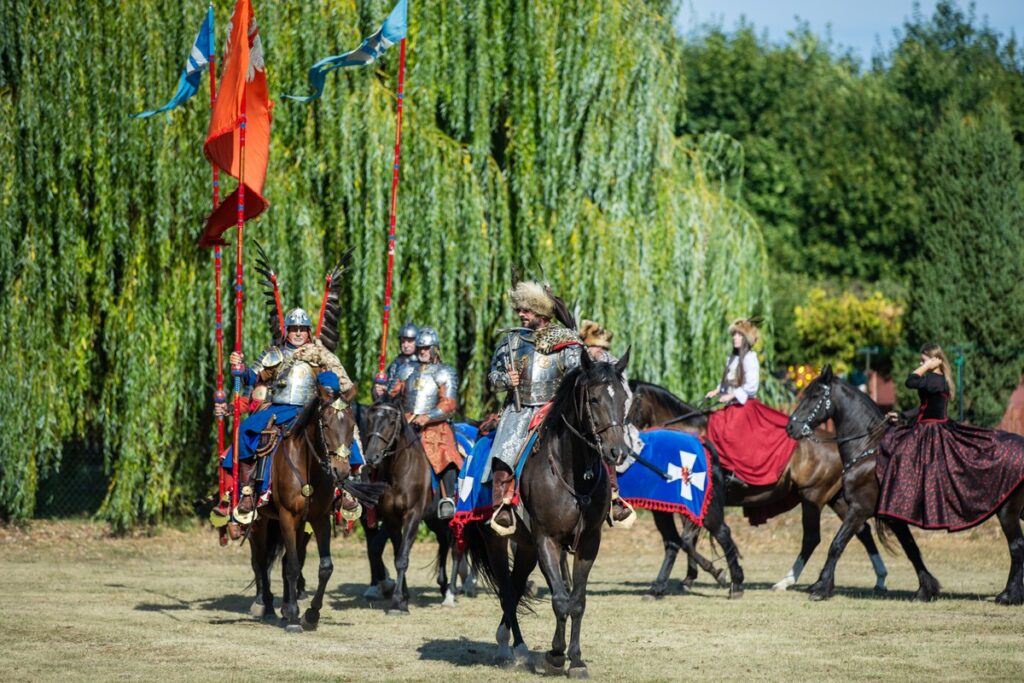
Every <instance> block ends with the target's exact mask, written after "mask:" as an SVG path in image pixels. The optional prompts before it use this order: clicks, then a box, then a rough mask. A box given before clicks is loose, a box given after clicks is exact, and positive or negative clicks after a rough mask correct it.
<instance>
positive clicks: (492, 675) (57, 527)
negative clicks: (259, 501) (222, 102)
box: [0, 514, 1024, 681]
mask: <svg viewBox="0 0 1024 683" xmlns="http://www.w3.org/2000/svg"><path fill="white" fill-rule="evenodd" d="M729 521H730V525H731V526H732V527H733V530H734V534H735V536H736V540H737V542H738V543H739V545H740V549H741V551H742V552H743V565H744V569H745V570H746V575H747V592H746V595H745V596H744V597H743V598H742V599H741V600H733V601H730V600H728V599H727V597H726V596H727V591H726V590H724V589H720V588H717V587H715V586H714V585H712V583H711V581H710V579H709V578H708V577H706V576H703V575H702V577H701V579H699V580H698V583H697V585H696V586H695V588H694V590H693V591H692V592H690V593H686V594H684V593H682V592H681V591H680V590H679V583H678V579H679V578H682V573H683V570H684V567H683V566H682V563H681V562H680V563H679V565H678V566H677V570H676V579H677V580H676V581H674V582H673V586H674V588H675V590H674V592H673V594H671V595H669V596H668V597H666V598H665V599H663V600H659V601H644V600H642V599H641V597H640V595H641V593H642V592H643V590H644V589H645V588H646V587H647V585H648V584H649V583H650V580H651V579H652V578H653V577H654V575H655V574H656V572H657V570H658V567H659V566H660V563H661V545H660V541H659V540H658V539H657V537H656V533H655V531H654V528H653V523H652V522H651V520H650V519H649V518H645V519H641V520H640V522H639V523H638V524H637V526H636V527H634V529H632V530H630V531H621V530H607V531H606V532H605V537H604V545H603V547H602V550H601V555H600V557H599V558H598V562H597V565H596V567H595V569H594V572H593V574H592V575H591V583H590V592H589V596H590V597H589V600H588V603H587V613H586V621H585V623H584V630H583V655H584V658H585V659H586V660H587V663H588V665H589V668H590V674H591V676H592V677H595V678H599V679H602V680H710V681H717V680H727V681H746V680H779V681H791V680H810V681H818V680H850V679H857V680H863V679H875V680H879V679H882V680H929V681H931V680H972V681H973V680H1012V681H1020V680H1024V609H1021V608H1006V607H1001V606H998V605H996V604H994V603H993V602H992V597H993V596H994V595H995V594H996V593H998V592H999V591H1000V590H1002V587H1003V584H1004V582H1005V580H1006V570H1007V566H1008V556H1007V552H1006V546H1005V543H1004V541H1003V539H1002V535H1001V534H1000V533H999V530H998V527H997V526H996V525H995V524H994V523H993V522H992V521H990V522H989V523H987V524H985V525H984V526H982V527H980V528H978V529H976V530H974V531H971V532H966V533H964V534H959V535H947V534H944V533H928V534H926V533H916V536H917V538H918V540H919V542H920V544H921V546H922V550H923V553H924V557H925V561H926V562H927V563H928V565H929V567H930V568H931V570H932V572H933V573H934V574H935V575H936V576H937V577H938V578H939V580H940V581H941V582H942V584H943V594H942V597H941V598H940V599H939V600H938V601H937V602H934V603H931V604H917V603H913V602H910V601H909V600H908V598H909V596H910V595H911V594H912V592H913V590H915V589H916V587H917V582H916V578H915V576H914V574H913V571H912V570H911V568H910V565H909V563H908V562H907V561H906V559H905V558H903V557H902V556H895V555H892V554H889V553H886V554H885V558H886V562H887V563H888V566H889V572H890V574H889V588H890V590H889V593H888V595H886V596H884V597H877V596H874V595H872V593H871V591H870V587H871V586H872V585H873V583H874V576H873V573H872V571H871V567H870V564H869V562H868V560H867V556H866V555H865V553H864V552H863V550H862V549H861V548H860V546H859V544H856V542H854V544H852V545H851V546H850V548H849V552H848V553H847V555H846V556H845V557H844V558H843V560H842V561H841V562H840V564H839V569H838V573H837V585H838V586H839V595H837V597H835V598H834V599H832V600H831V601H829V602H826V603H812V602H810V601H809V600H808V599H807V595H806V594H805V593H803V592H801V591H800V588H802V587H804V586H806V585H807V584H808V583H810V582H811V581H813V580H814V579H815V578H816V575H817V572H818V570H819V569H820V567H821V563H822V561H823V559H824V554H825V546H824V544H823V546H822V547H820V548H819V549H818V552H817V553H816V555H815V557H814V558H813V560H812V562H811V564H810V566H809V567H808V568H807V570H806V572H805V574H804V576H803V577H802V580H801V583H800V584H798V586H797V587H796V588H795V589H791V590H790V591H789V592H787V593H776V592H773V591H771V590H770V587H771V585H772V584H773V583H774V582H775V581H776V580H778V579H779V578H780V577H781V576H782V575H783V574H784V573H785V571H786V570H787V569H788V567H789V565H790V563H791V562H792V559H793V557H794V556H795V553H796V549H797V546H798V543H799V516H798V515H792V514H791V515H787V516H786V517H784V518H783V519H781V520H774V521H773V522H772V523H771V524H769V525H767V526H766V527H760V528H757V529H754V528H750V527H747V526H745V525H744V523H743V521H742V519H741V518H740V517H739V516H738V515H732V516H730V518H729ZM835 528H836V524H835V522H834V521H833V520H832V519H828V520H827V521H826V525H825V533H826V535H827V537H830V536H831V534H832V533H833V532H834V531H835ZM701 547H702V549H703V550H704V551H705V552H710V549H709V548H708V546H707V545H706V542H704V541H702V545H701ZM432 552H433V546H432V545H431V544H427V543H420V544H417V546H416V549H415V551H414V555H413V561H412V567H413V570H412V572H411V575H412V589H413V594H414V599H413V602H412V607H411V610H412V613H411V615H410V616H407V617H391V616H387V615H386V614H385V613H384V612H383V609H382V608H383V605H382V604H369V603H367V602H366V601H365V600H363V599H362V597H361V594H362V591H363V589H364V588H365V587H366V583H365V582H366V580H367V579H368V576H369V572H368V569H367V565H366V561H365V559H364V556H363V551H362V543H361V541H359V540H358V539H357V538H356V537H355V536H353V537H350V538H347V539H345V538H340V537H339V538H337V539H336V540H335V543H334V558H335V572H334V577H333V578H332V580H331V584H330V586H329V588H328V598H327V600H326V603H325V611H324V613H323V617H322V619H321V622H320V629H319V630H318V631H316V632H313V633H303V634H301V635H288V634H286V633H284V631H283V630H282V629H281V628H280V626H278V625H277V624H276V623H266V622H258V621H254V620H253V619H252V618H250V617H249V615H248V607H249V604H250V602H251V599H252V595H253V593H252V591H251V590H250V589H248V588H247V584H248V583H249V581H250V577H251V575H250V572H249V569H248V567H249V559H248V546H245V547H241V548H240V547H237V546H231V547H228V548H226V549H224V548H219V547H218V546H217V544H216V537H215V535H214V533H213V531H212V530H209V529H205V530H203V529H192V530H186V531H181V530H173V529H166V530H163V531H161V532H159V533H157V534H156V535H152V536H139V537H135V538H121V539H118V538H111V537H109V536H108V535H107V534H106V532H105V530H104V528H103V527H101V526H99V525H95V524H92V523H87V522H35V523H33V524H32V525H31V526H29V527H27V528H15V527H0V576H2V577H3V578H2V584H0V585H2V587H0V619H2V627H0V680H3V681H49V680H61V681H79V680H99V681H109V680H147V681H152V680H158V679H159V680H161V681H168V680H203V681H220V680H227V681H231V680H239V681H241V680H258V681H290V680H360V681H361V680H451V679H456V680H488V681H501V680H521V679H523V678H532V677H533V676H534V674H531V673H524V672H522V671H506V670H503V669H500V668H498V667H496V666H495V665H494V663H493V657H494V652H495V645H494V630H495V626H496V625H497V621H498V605H497V602H496V600H495V599H494V598H493V596H491V595H490V594H487V593H483V594H481V595H480V596H479V597H477V598H476V599H472V600H470V599H466V598H460V600H459V603H458V605H457V606H456V607H455V608H454V609H447V608H443V607H441V606H440V602H441V596H440V595H439V594H438V592H437V591H436V589H434V587H433V579H432V575H431V571H430V567H429V565H430V562H431V559H432ZM389 555H390V553H389ZM313 567H314V565H313V563H312V561H310V562H309V569H308V572H307V574H308V575H310V576H314V577H315V570H314V569H313ZM274 581H275V583H274V585H275V593H276V594H277V595H278V596H279V595H280V588H279V586H280V573H279V571H277V570H276V571H275V577H274ZM537 581H538V582H539V583H541V584H543V579H542V578H541V577H540V575H539V573H538V574H537ZM543 594H546V591H545V592H544V593H542V595H543ZM553 624H554V620H553V616H552V613H551V609H550V605H549V604H548V603H547V602H546V600H545V601H542V602H540V603H539V604H538V605H537V611H536V614H535V615H529V616H527V617H526V618H525V619H524V621H523V628H524V631H525V635H526V639H527V643H528V644H529V645H530V647H531V648H532V649H533V651H534V652H543V651H544V650H546V649H547V647H548V646H549V645H550V639H551V632H552V628H553Z"/></svg>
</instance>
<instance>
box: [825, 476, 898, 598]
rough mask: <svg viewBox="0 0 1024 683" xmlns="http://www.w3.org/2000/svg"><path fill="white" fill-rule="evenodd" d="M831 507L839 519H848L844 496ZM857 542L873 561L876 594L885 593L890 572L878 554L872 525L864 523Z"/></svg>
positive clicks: (835, 500)
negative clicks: (886, 580)
mask: <svg viewBox="0 0 1024 683" xmlns="http://www.w3.org/2000/svg"><path fill="white" fill-rule="evenodd" d="M829 507H831V508H832V510H833V511H834V512H835V513H836V514H837V515H839V519H843V518H844V517H846V513H847V511H848V510H849V509H850V508H849V506H848V505H847V504H846V500H845V499H844V498H843V497H842V495H838V496H836V497H835V498H834V499H833V500H832V502H831V503H829ZM857 540H858V541H860V542H861V545H863V546H864V549H865V550H866V551H867V552H868V559H870V560H871V567H872V568H873V569H874V570H875V592H876V593H884V592H885V591H886V588H885V579H886V577H888V576H889V570H888V569H886V567H885V561H884V560H883V559H882V554H881V553H879V552H878V546H877V545H875V536H874V534H872V533H871V525H870V524H868V523H867V522H864V526H862V527H861V528H860V530H859V531H858V532H857Z"/></svg>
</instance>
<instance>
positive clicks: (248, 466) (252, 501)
mask: <svg viewBox="0 0 1024 683" xmlns="http://www.w3.org/2000/svg"><path fill="white" fill-rule="evenodd" d="M255 464H256V459H255V458H252V459H250V460H240V461H239V462H238V482H239V485H240V487H239V490H238V505H237V506H236V507H235V519H236V520H237V521H238V522H239V523H240V524H252V523H253V522H254V521H255V520H256V486H255V484H256V482H255V480H254V479H253V474H254V472H255V470H256V467H255Z"/></svg>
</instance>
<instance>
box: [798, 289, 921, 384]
mask: <svg viewBox="0 0 1024 683" xmlns="http://www.w3.org/2000/svg"><path fill="white" fill-rule="evenodd" d="M902 314H903V309H902V307H901V306H900V305H899V304H898V303H897V302H895V301H892V300H890V299H888V298H886V297H885V296H883V295H882V293H881V292H873V293H872V294H871V295H870V296H867V297H864V298H860V297H858V296H856V295H855V294H853V293H852V292H849V291H845V292H843V293H841V294H840V295H838V296H830V295H829V294H828V293H827V292H826V291H825V290H824V289H821V288H814V289H812V290H811V291H810V292H809V293H808V295H807V301H806V303H804V304H803V305H801V306H797V307H796V308H795V310H794V318H795V326H796V330H797V332H798V333H799V335H800V342H801V346H802V348H803V352H804V354H805V355H804V360H805V361H809V362H810V363H812V364H814V365H816V366H818V367H821V366H823V365H824V364H825V363H832V365H833V368H834V369H835V371H836V372H839V373H845V372H847V371H848V370H849V369H850V368H851V367H852V366H853V364H854V361H855V359H856V356H857V349H858V347H861V346H882V347H890V346H894V345H895V344H896V343H897V342H898V341H899V340H900V338H901V332H902V329H901V328H902Z"/></svg>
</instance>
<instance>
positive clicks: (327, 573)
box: [302, 515, 334, 631]
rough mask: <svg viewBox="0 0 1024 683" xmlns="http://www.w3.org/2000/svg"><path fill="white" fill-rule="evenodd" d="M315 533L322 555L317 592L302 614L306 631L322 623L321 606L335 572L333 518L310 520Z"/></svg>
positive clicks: (317, 545) (322, 517) (320, 517)
mask: <svg viewBox="0 0 1024 683" xmlns="http://www.w3.org/2000/svg"><path fill="white" fill-rule="evenodd" d="M309 523H310V525H312V527H313V533H314V534H315V535H316V548H317V552H318V554H319V555H320V569H319V571H318V572H317V584H316V594H315V595H314V596H313V601H312V602H310V603H309V608H308V609H307V610H306V612H305V613H304V614H303V615H302V628H303V629H305V630H306V631H315V630H316V627H317V625H318V624H319V623H320V608H321V607H322V606H323V604H324V591H325V590H326V589H327V581H328V580H330V578H331V574H333V573H334V563H333V562H331V518H330V517H328V516H327V515H322V516H321V515H317V517H316V518H315V519H311V520H310V522H309Z"/></svg>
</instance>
